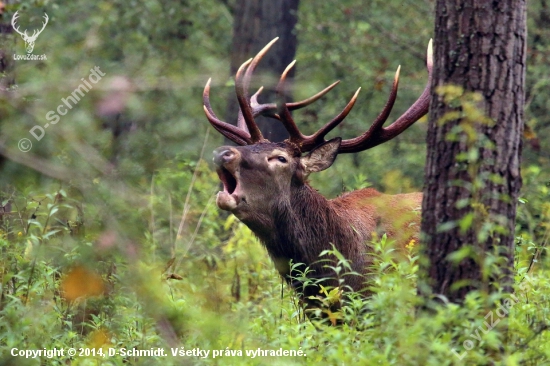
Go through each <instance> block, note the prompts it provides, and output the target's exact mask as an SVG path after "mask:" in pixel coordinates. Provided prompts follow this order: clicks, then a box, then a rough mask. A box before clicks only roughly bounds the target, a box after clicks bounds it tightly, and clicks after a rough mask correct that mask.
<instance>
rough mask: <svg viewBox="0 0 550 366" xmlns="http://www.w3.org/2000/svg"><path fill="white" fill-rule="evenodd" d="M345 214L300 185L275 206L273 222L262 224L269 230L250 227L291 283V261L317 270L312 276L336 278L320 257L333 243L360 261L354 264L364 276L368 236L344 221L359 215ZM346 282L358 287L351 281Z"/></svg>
mask: <svg viewBox="0 0 550 366" xmlns="http://www.w3.org/2000/svg"><path fill="white" fill-rule="evenodd" d="M343 211H344V209H343V208H341V207H339V205H337V204H334V203H333V201H329V200H327V199H326V198H324V197H323V196H322V195H321V194H320V193H318V192H317V191H316V190H315V189H313V188H312V187H310V186H309V185H307V184H300V185H298V186H293V187H291V193H290V195H289V200H281V201H278V202H276V203H275V204H274V206H273V207H272V212H271V213H270V216H271V220H270V221H271V222H269V224H268V223H264V224H263V225H261V226H267V227H262V228H261V229H260V228H259V227H257V225H250V227H251V228H252V230H253V231H254V232H255V234H256V235H257V236H258V237H259V238H260V240H261V241H262V242H263V243H264V245H265V246H266V248H267V251H268V252H269V254H270V256H271V257H272V259H273V261H274V262H275V265H276V267H277V269H278V270H279V273H280V274H281V275H282V276H283V277H285V279H286V280H287V281H288V282H290V280H289V278H288V276H287V275H288V274H289V272H290V270H289V267H288V262H289V260H292V263H304V264H305V265H306V266H309V267H310V269H312V270H314V272H313V273H311V275H308V277H315V278H318V277H334V275H335V274H334V272H333V271H332V270H331V269H327V268H323V264H320V263H318V261H319V260H321V259H325V260H326V259H327V257H321V258H320V257H319V254H320V253H321V252H322V251H323V250H326V249H332V245H331V244H333V245H334V246H335V248H336V249H337V250H338V251H340V253H342V254H343V255H344V257H346V258H354V259H355V261H356V262H355V263H352V268H353V270H354V271H355V272H357V273H364V268H363V267H364V265H365V263H364V260H363V258H365V252H366V247H365V245H364V244H362V243H364V242H365V240H366V239H367V237H366V236H365V233H362V231H364V230H361V229H362V228H360V227H354V225H353V223H352V222H350V220H349V219H347V220H345V219H344V218H346V217H348V218H349V217H353V216H356V215H354V213H353V212H348V213H347V214H344V212H343ZM266 224H267V225H266ZM255 226H256V228H255ZM257 229H259V230H257ZM359 243H361V244H359ZM332 258H334V257H332ZM316 262H317V263H316ZM324 264H326V263H324ZM334 264H336V263H334ZM352 277H356V276H352ZM351 282H357V281H351ZM361 282H362V281H361ZM346 283H347V284H350V285H351V286H352V287H356V286H355V284H354V283H350V282H349V281H347V280H346Z"/></svg>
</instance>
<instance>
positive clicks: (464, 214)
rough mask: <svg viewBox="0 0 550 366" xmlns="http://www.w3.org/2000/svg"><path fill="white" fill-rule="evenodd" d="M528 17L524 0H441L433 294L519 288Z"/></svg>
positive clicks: (430, 269) (433, 155)
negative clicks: (517, 231)
mask: <svg viewBox="0 0 550 366" xmlns="http://www.w3.org/2000/svg"><path fill="white" fill-rule="evenodd" d="M525 18H526V2H525V1H524V0H501V1H487V0H459V1H456V0H453V1H450V0H437V4H436V21H435V42H434V43H435V54H434V77H433V83H432V87H433V90H434V91H436V92H435V93H434V94H433V96H432V101H431V109H430V122H429V128H428V137H427V143H428V152H427V165H426V171H425V178H426V180H425V181H426V183H425V188H424V201H423V204H422V232H423V235H424V243H425V254H426V256H427V257H428V259H429V261H430V262H429V264H427V268H425V273H426V275H427V276H428V278H427V279H425V280H426V282H422V281H421V282H420V287H419V290H420V292H422V293H424V294H426V295H427V294H430V293H431V294H434V295H443V296H445V297H447V299H449V300H450V301H452V302H458V303H460V302H461V301H462V300H463V299H464V297H465V296H466V294H467V293H468V292H470V291H472V290H475V289H479V290H483V291H494V290H495V289H496V288H501V289H502V288H503V286H504V290H508V291H509V290H510V287H509V286H510V284H511V280H512V276H511V275H512V271H513V255H514V226H515V215H516V204H517V200H518V195H519V190H520V187H521V176H520V155H521V135H522V132H523V107H524V79H525V47H526V36H527V34H526V20H525ZM443 86H447V87H443ZM450 86H454V87H450ZM441 87H443V88H441ZM471 92H475V93H478V94H477V97H476V96H474V95H472V94H471ZM478 111H479V112H480V113H478ZM457 251H458V252H457ZM453 252H456V253H455V255H454V258H449V257H448V256H449V254H451V253H453ZM492 255H495V256H496V257H498V258H499V261H498V262H496V268H497V271H495V270H494V268H495V263H493V264H492V265H491V264H490V263H489V261H488V259H489V258H490V257H491V256H492ZM487 266H491V270H490V273H491V275H489V276H486V275H484V273H486V272H484V271H485V270H488V269H489V268H488V267H487ZM496 272H499V273H496ZM430 290H431V291H430Z"/></svg>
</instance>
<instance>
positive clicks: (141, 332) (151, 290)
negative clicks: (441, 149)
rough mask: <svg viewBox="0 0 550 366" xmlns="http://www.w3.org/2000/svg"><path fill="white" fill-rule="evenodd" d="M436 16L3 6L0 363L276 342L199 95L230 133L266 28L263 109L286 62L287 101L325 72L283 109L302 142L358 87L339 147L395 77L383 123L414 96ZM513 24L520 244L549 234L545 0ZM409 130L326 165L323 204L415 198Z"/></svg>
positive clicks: (236, 5) (262, 258)
mask: <svg viewBox="0 0 550 366" xmlns="http://www.w3.org/2000/svg"><path fill="white" fill-rule="evenodd" d="M433 7H434V1H432V0H420V1H397V0H385V1H379V0H373V1H359V0H339V1H332V0H331V1H323V2H314V1H304V0H302V1H298V0H272V1H270V2H262V1H260V0H200V1H199V0H178V1H169V0H141V1H139V0H138V1H122V0H114V1H93V2H90V1H82V0H75V1H48V0H44V1H8V0H3V1H2V2H1V3H0V154H1V155H0V199H1V207H0V233H1V236H0V243H1V250H2V257H1V259H0V263H1V265H0V271H2V273H1V276H2V294H1V298H0V311H1V312H2V319H1V320H0V324H1V326H0V347H1V348H2V349H3V350H2V355H5V354H7V353H6V352H8V351H6V350H9V349H11V348H12V347H18V348H21V349H23V348H36V349H39V348H43V347H48V348H52V347H54V346H55V345H58V346H65V347H66V346H67V345H92V346H98V347H100V346H102V345H105V344H115V345H119V346H124V347H128V348H131V347H139V348H140V349H148V348H149V347H154V346H159V345H164V346H165V345H167V344H168V345H175V346H180V345H182V344H184V345H185V346H186V347H188V348H192V347H191V346H192V345H195V346H200V347H202V348H208V347H210V348H215V347H220V348H223V349H225V347H234V348H238V347H240V346H241V345H244V344H245V343H246V347H247V348H254V346H255V347H259V346H260V345H265V344H270V345H271V346H273V347H276V346H277V344H279V343H278V342H281V341H280V340H279V339H278V338H277V334H279V333H278V332H280V331H281V329H282V328H281V327H283V326H285V324H288V325H291V324H296V323H300V321H301V319H302V317H301V315H300V311H299V308H298V306H297V300H296V299H295V298H294V296H293V294H292V293H291V292H290V291H289V290H288V289H286V287H284V289H283V295H282V297H281V291H282V288H281V286H282V285H281V281H280V279H279V278H278V277H277V274H276V272H275V271H274V270H273V265H272V263H271V262H270V260H269V259H268V257H267V255H266V253H265V251H264V250H263V248H262V247H261V246H260V245H259V244H258V243H257V242H256V240H255V239H254V237H253V236H252V235H251V234H250V232H249V231H248V230H247V229H246V228H244V227H243V226H242V225H240V224H239V223H238V221H237V220H236V219H235V218H234V217H232V216H229V217H228V216H227V215H226V214H224V213H223V212H220V211H219V210H218V209H217V207H216V206H215V203H214V196H215V193H216V192H217V190H218V189H219V183H218V178H217V176H216V174H215V172H213V170H212V164H211V158H212V155H211V152H212V150H213V149H214V148H215V147H217V146H219V145H221V144H223V143H224V141H223V138H222V136H221V135H220V134H218V133H217V132H216V131H215V130H214V129H213V128H212V127H211V126H210V125H209V123H208V122H207V119H206V117H205V116H204V112H203V106H202V91H203V88H204V85H205V84H206V81H207V80H208V78H212V88H211V101H212V103H213V107H214V110H215V111H216V113H217V115H218V116H219V117H220V118H222V119H224V120H226V121H228V122H231V123H234V122H235V121H236V117H237V114H236V113H237V109H236V108H237V107H236V106H237V103H236V98H235V94H234V82H233V77H234V73H235V70H236V68H237V67H238V66H239V65H240V64H241V63H242V62H244V61H246V60H247V59H248V58H250V57H253V56H254V55H255V54H256V52H258V51H259V50H260V49H261V48H262V47H263V46H264V45H265V44H266V43H267V42H268V41H270V40H271V39H273V38H274V37H276V36H279V37H280V39H279V41H278V42H277V44H276V45H275V46H274V48H273V49H272V51H270V53H269V54H268V55H267V56H266V58H265V59H264V60H263V61H262V64H261V67H259V68H258V71H257V72H256V75H255V78H254V81H253V85H254V86H255V87H257V86H260V85H264V86H265V87H266V89H267V90H266V92H264V93H263V94H262V97H263V99H262V100H263V101H265V102H271V101H274V99H273V98H272V97H273V95H272V93H270V89H272V88H273V87H274V85H275V84H276V82H277V79H278V77H279V75H280V72H281V71H282V70H283V69H284V68H285V67H286V65H287V64H288V63H289V62H290V61H292V60H293V59H296V60H297V64H296V67H295V71H294V73H293V74H292V76H293V78H292V82H291V88H290V89H289V91H288V98H289V100H290V99H292V100H301V99H304V98H307V97H309V96H311V95H313V94H314V93H316V92H317V91H319V90H321V89H322V88H324V87H325V86H327V85H329V84H331V83H332V82H334V81H336V80H341V83H340V84H339V85H338V86H337V87H336V88H335V89H334V90H333V91H331V92H330V93H329V94H328V95H327V96H325V97H323V98H322V99H321V100H320V101H318V102H316V103H314V104H313V105H311V106H309V107H307V108H305V109H303V110H299V111H296V112H295V113H294V118H295V120H296V121H297V123H298V124H299V127H300V128H301V129H302V131H303V132H304V133H307V134H309V133H312V132H314V131H315V130H316V129H318V128H320V127H321V126H322V125H323V124H324V123H326V122H327V121H329V120H330V119H331V118H332V117H333V116H335V115H336V114H337V113H339V112H340V111H341V109H342V108H343V107H344V106H345V105H346V103H347V102H348V100H349V99H350V98H351V96H352V95H353V93H354V92H355V90H356V89H357V88H358V87H362V91H361V94H360V95H359V99H358V102H357V103H356V106H355V107H354V109H353V111H352V112H351V113H350V115H349V116H348V117H347V118H346V120H345V122H344V123H342V124H341V125H340V126H339V127H338V128H337V129H336V130H335V131H333V132H332V133H331V134H330V135H329V137H331V136H332V137H333V136H342V137H343V138H352V137H355V136H357V135H359V134H361V133H362V132H364V131H365V130H366V129H367V128H368V127H369V126H370V123H371V122H372V121H373V120H374V118H375V117H376V116H377V115H378V113H379V111H380V110H381V109H382V107H383V106H384V104H385V102H386V98H387V96H388V93H389V89H390V87H391V83H392V82H393V75H394V73H395V71H396V69H397V67H398V66H399V65H401V78H400V89H399V94H398V99H397V102H396V104H395V106H394V108H393V112H392V114H391V116H390V118H389V119H390V120H392V119H395V118H397V117H398V116H399V115H400V114H401V113H403V112H404V111H405V110H406V109H407V108H408V107H409V106H410V105H411V104H412V103H413V102H414V101H415V100H416V98H417V97H418V96H419V95H420V93H421V92H422V90H423V88H424V86H425V83H426V80H427V72H426V68H425V57H426V47H427V45H428V41H429V40H430V38H431V37H432V33H433V17H434V12H433V10H434V9H433ZM16 11H18V12H19V13H18V14H19V18H18V19H17V25H18V26H19V30H20V31H24V30H25V29H26V30H28V31H27V34H28V35H31V34H32V32H33V30H35V29H36V30H38V29H40V28H42V24H43V22H44V13H46V14H47V15H48V18H49V19H48V22H47V24H46V26H45V28H44V29H43V31H42V32H41V33H40V34H39V35H38V37H37V38H36V41H35V46H34V50H33V54H34V55H45V56H46V59H44V60H33V61H30V60H21V59H18V60H14V55H25V54H27V52H26V49H25V43H24V41H23V38H22V36H21V35H20V34H18V33H17V32H15V31H14V29H13V27H12V25H11V22H12V17H13V15H14V14H15V12H16ZM528 21H529V23H528V26H529V32H528V33H529V40H528V52H527V55H528V68H527V89H526V90H527V108H526V111H525V121H526V130H525V134H524V143H523V146H524V148H523V175H524V190H523V194H522V197H523V204H522V205H521V207H520V212H519V214H518V215H519V216H518V233H517V235H518V243H519V244H520V245H519V246H518V250H519V251H521V250H526V251H527V250H533V248H534V247H533V246H537V245H538V246H541V245H543V244H545V243H546V242H547V241H548V235H549V234H548V233H549V228H548V222H549V217H550V206H549V205H548V194H549V193H548V192H549V190H550V174H549V172H548V167H549V166H550V154H549V148H550V139H549V138H548V136H549V135H550V111H549V109H550V102H549V100H550V98H549V94H550V91H549V88H548V86H549V83H550V78H549V68H548V64H549V57H550V29H549V26H550V9H549V8H548V4H547V1H546V0H534V1H530V2H529V18H528ZM94 68H96V69H95V70H96V73H95V74H94V72H93V71H92V70H93V69H94ZM98 70H99V71H100V73H99V72H98ZM91 75H95V76H91ZM97 75H100V77H99V78H98V77H97ZM94 81H96V82H95V83H94ZM86 83H88V84H89V85H87V84H86ZM82 85H84V86H85V88H82ZM77 89H78V90H80V91H79V92H77V91H76V90H77ZM75 95H76V96H78V98H76V99H78V100H76V102H75V101H74V99H69V97H73V98H74V97H75ZM63 100H65V101H70V104H71V108H66V106H67V103H65V102H64V101H63ZM58 106H61V107H62V108H58ZM64 111H66V114H64V115H63V112H64ZM56 117H57V118H56ZM56 120H57V121H56ZM46 123H48V127H45V125H46ZM261 123H262V128H263V129H264V131H265V134H266V135H267V136H269V137H270V138H271V139H272V140H281V139H284V134H281V130H280V128H279V127H278V126H277V125H276V123H275V122H273V121H263V122H261ZM34 126H40V127H41V128H34ZM33 128H34V129H33ZM31 129H33V131H34V133H35V135H38V136H39V137H40V135H42V134H43V136H41V138H40V139H38V138H36V136H35V135H33V134H31V133H30V132H29V131H30V130H31ZM426 129H427V124H426V117H424V118H423V119H422V120H420V121H418V122H417V123H415V124H414V125H413V126H412V127H411V128H409V129H408V130H407V131H406V132H405V133H403V134H402V135H401V136H399V137H398V138H396V139H394V140H392V141H390V142H388V143H386V144H384V145H381V146H379V147H377V148H375V149H373V150H369V151H366V152H362V153H360V154H345V155H341V156H339V157H338V159H337V161H336V163H335V164H334V165H333V167H332V168H331V169H329V170H327V171H325V172H322V173H320V174H317V175H316V176H313V177H312V178H311V180H312V181H311V184H312V185H313V186H314V187H315V188H317V189H318V190H319V191H320V192H321V193H323V194H324V195H325V196H327V197H335V196H337V195H339V194H341V193H342V192H345V191H349V190H354V189H358V188H363V187H367V186H374V187H375V188H377V189H378V190H380V191H383V192H387V193H399V192H412V191H420V190H422V187H423V175H424V161H425V134H426ZM22 139H28V142H30V143H31V144H32V147H30V148H29V145H28V142H27V141H23V142H21V140H22ZM22 150H28V151H26V152H24V151H22ZM523 244H525V245H523ZM522 245H523V246H522ZM275 299H276V300H277V301H275ZM182 340H185V342H183V343H182ZM285 342H287V343H285V344H286V346H287V348H289V347H291V346H292V345H294V346H296V349H297V348H298V347H299V346H300V345H303V343H300V342H301V341H298V340H295V341H293V340H292V339H288V338H286V339H285ZM293 342H294V343H293ZM2 357H4V356H2ZM5 357H8V356H5ZM115 361H116V360H115ZM115 361H113V362H115ZM127 361H128V360H127V359H126V360H123V358H121V359H120V362H127ZM133 361H135V362H145V361H144V360H142V361H139V360H133ZM5 362H6V363H4V364H9V363H10V362H11V361H9V358H5ZM18 362H22V361H21V360H19V361H18ZM51 362H54V361H51ZM56 362H57V361H56ZM59 362H60V363H61V362H62V360H59ZM117 362H118V361H117ZM14 364H15V363H14ZM48 364H49V363H48ZM52 364H55V363H52Z"/></svg>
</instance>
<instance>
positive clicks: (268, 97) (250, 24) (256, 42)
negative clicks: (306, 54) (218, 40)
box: [226, 0, 299, 141]
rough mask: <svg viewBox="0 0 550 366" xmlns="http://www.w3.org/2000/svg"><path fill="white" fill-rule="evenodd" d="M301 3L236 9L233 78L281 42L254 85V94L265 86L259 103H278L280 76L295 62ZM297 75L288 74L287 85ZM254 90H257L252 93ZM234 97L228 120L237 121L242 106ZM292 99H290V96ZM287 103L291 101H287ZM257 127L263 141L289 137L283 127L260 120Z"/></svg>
mask: <svg viewBox="0 0 550 366" xmlns="http://www.w3.org/2000/svg"><path fill="white" fill-rule="evenodd" d="M298 2H299V0H270V1H262V0H238V1H237V4H236V6H235V16H234V26H233V45H232V54H231V75H235V73H236V72H237V69H238V68H239V66H241V64H242V63H243V62H244V61H246V60H248V59H249V58H250V57H253V56H254V55H255V54H256V53H257V52H258V51H259V50H261V49H262V48H263V47H264V46H265V45H266V44H267V43H269V41H271V40H272V39H273V38H275V37H279V40H278V41H277V43H275V45H274V46H273V47H272V48H271V50H270V51H269V52H268V53H267V54H266V55H265V56H264V58H263V59H262V62H260V64H259V65H258V67H257V68H256V72H255V77H254V78H253V80H252V83H251V93H254V92H255V91H256V89H257V88H258V87H259V86H261V85H265V88H264V91H263V92H262V94H261V96H260V98H259V99H260V102H262V101H265V102H274V101H275V92H274V89H275V85H276V83H277V80H278V78H279V76H280V74H281V73H282V72H283V71H284V69H285V68H286V67H287V66H288V64H289V63H291V62H292V60H294V56H295V54H296V34H295V33H294V26H295V25H296V20H297V18H296V12H297V10H298ZM293 74H294V72H293V71H291V72H290V74H289V79H288V85H291V83H292V76H293ZM253 89H254V90H253ZM234 95H235V94H234V93H233V94H232V96H231V98H230V102H229V103H228V106H227V111H226V117H227V118H226V120H227V121H234V122H236V120H237V113H238V111H239V106H238V104H237V100H236V97H235V96H234ZM287 98H289V95H287ZM287 100H288V99H287ZM256 120H257V122H258V125H259V127H260V129H261V130H262V133H263V135H264V137H266V138H267V139H268V140H270V141H282V140H284V139H286V138H287V137H288V133H287V132H286V130H285V129H284V127H283V125H282V124H281V123H274V121H273V120H269V119H267V118H264V117H258V118H257V119H256Z"/></svg>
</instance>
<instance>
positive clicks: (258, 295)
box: [0, 161, 550, 365]
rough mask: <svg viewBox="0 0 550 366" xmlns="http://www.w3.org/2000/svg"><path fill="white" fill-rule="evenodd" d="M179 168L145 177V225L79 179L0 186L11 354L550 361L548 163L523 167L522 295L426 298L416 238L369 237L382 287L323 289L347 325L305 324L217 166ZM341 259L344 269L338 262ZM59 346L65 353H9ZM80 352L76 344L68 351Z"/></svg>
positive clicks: (144, 360)
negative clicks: (405, 249)
mask: <svg viewBox="0 0 550 366" xmlns="http://www.w3.org/2000/svg"><path fill="white" fill-rule="evenodd" d="M171 164H173V165H172V166H174V167H175V168H172V169H160V170H159V171H158V172H157V174H156V175H155V176H154V178H153V179H152V181H151V182H149V184H148V185H147V187H145V186H144V187H143V190H142V191H143V197H145V201H144V202H148V207H146V208H140V209H139V210H136V213H135V215H136V216H137V218H134V219H135V222H140V220H141V222H143V223H144V225H143V226H142V227H141V228H140V229H136V228H135V227H134V229H135V230H134V231H129V230H130V229H128V227H126V226H122V225H121V224H120V223H118V224H116V222H106V221H104V220H102V219H100V217H101V213H100V212H101V210H100V208H101V205H98V204H97V203H93V202H92V203H90V202H85V201H84V199H83V198H82V197H81V196H79V195H78V192H76V191H75V190H74V189H72V188H71V187H59V186H54V185H52V186H51V189H50V191H49V192H47V193H44V192H32V191H24V192H22V191H18V190H15V189H12V190H10V191H8V192H4V193H3V194H2V199H3V202H2V207H3V214H2V216H1V217H2V221H1V222H0V224H1V230H2V231H1V237H0V248H1V251H2V256H1V259H0V271H1V279H2V281H1V285H2V292H1V299H0V316H1V318H0V349H1V355H2V356H1V358H2V359H1V364H3V365H10V364H11V365H26V364H28V365H39V364H41V365H62V364H63V365H65V364H74V365H99V364H105V365H123V364H136V365H141V364H142V365H154V364H159V365H161V364H162V365H167V364H193V365H194V364H223V365H225V364H229V365H230V364H235V365H242V364H251V365H263V364H285V365H291V364H297V365H298V364H320V363H322V364H334V365H356V364H362V365H374V364H376V365H461V364H476V365H485V364H495V363H497V364H506V365H520V364H521V365H541V364H545V363H546V362H548V361H547V360H548V359H549V358H550V357H549V356H550V348H548V347H547V345H548V344H550V333H549V326H550V322H549V320H548V319H549V315H550V314H549V311H550V310H549V309H550V281H549V278H550V276H549V271H548V259H547V257H548V256H547V252H546V244H547V241H548V232H549V227H548V217H549V216H550V212H549V211H548V204H547V203H546V202H545V201H543V198H544V197H547V194H548V191H547V190H546V191H545V189H546V188H547V187H546V186H545V185H544V184H539V183H540V182H539V180H540V179H542V178H541V175H542V172H541V171H540V170H538V171H537V170H536V169H527V172H526V173H525V179H526V182H527V185H526V186H527V188H526V193H528V194H529V195H528V196H527V197H528V198H526V199H523V201H522V202H523V205H522V207H521V208H520V211H519V214H518V230H517V243H518V245H517V250H516V268H515V270H516V277H515V279H516V285H515V288H514V293H513V294H506V293H501V294H496V295H487V294H484V293H481V292H472V293H470V294H469V295H468V297H467V299H466V301H465V303H464V305H463V306H458V305H455V304H449V303H444V302H443V303H439V304H427V303H424V302H423V300H422V299H421V298H420V297H419V296H417V288H416V278H417V272H418V268H419V266H418V254H417V253H418V250H417V248H414V247H413V245H411V246H410V247H409V250H410V252H409V255H408V258H406V259H403V260H396V259H395V258H394V255H393V253H392V251H393V249H392V246H391V243H390V242H389V241H388V240H386V238H385V237H382V238H380V240H378V241H375V242H374V243H372V247H373V258H374V259H373V265H372V271H373V273H372V277H371V278H370V279H369V281H368V283H367V286H368V291H369V293H372V295H371V296H370V298H368V299H365V298H363V297H361V296H358V295H357V294H349V293H341V292H339V291H338V289H330V288H327V289H324V291H326V294H328V295H331V296H337V297H338V300H341V301H342V302H343V304H344V306H343V307H342V309H341V310H340V313H339V314H338V317H339V318H340V319H341V320H343V324H342V325H340V326H337V327H334V326H327V325H326V324H322V323H321V322H318V321H315V320H313V321H310V320H307V317H305V316H304V312H303V309H302V308H301V305H300V302H299V300H298V298H297V296H296V294H295V293H294V291H293V290H292V289H290V288H289V287H288V286H287V285H286V284H284V283H283V282H282V281H281V279H280V277H278V275H277V273H276V271H275V270H274V266H273V264H272V263H271V261H270V260H269V258H268V256H267V254H266V252H265V250H264V249H263V248H262V246H261V245H260V244H259V243H258V241H257V240H256V239H255V238H254V236H253V235H252V234H251V232H250V231H249V230H248V229H247V228H246V227H245V226H244V225H243V224H241V223H240V222H238V220H237V219H236V218H235V217H234V216H232V215H230V216H225V215H224V214H223V213H221V212H220V211H219V210H218V209H217V208H216V207H215V204H214V200H213V196H214V192H215V191H216V190H217V187H216V183H213V182H216V179H215V175H214V174H215V173H213V172H211V171H210V170H209V169H208V167H207V164H206V163H204V162H203V161H200V162H198V163H189V162H186V161H177V162H171ZM95 184H99V185H101V184H102V182H99V183H95ZM190 187H191V188H190ZM143 197H142V198H143ZM182 197H187V199H182ZM534 216H536V219H534V218H533V217H534ZM110 217H114V220H116V219H117V217H119V216H118V214H117V213H116V212H113V213H111V216H110ZM120 220H122V219H120ZM124 230H126V231H124ZM325 254H333V255H338V253H336V252H328V253H325ZM337 267H338V268H335V270H337V271H339V272H340V273H345V272H346V270H347V268H348V266H347V263H346V262H345V260H343V259H342V258H341V260H340V261H339V262H338V265H337ZM329 297H330V296H329ZM499 304H505V305H499ZM506 304H507V305H506ZM497 324H498V326H497ZM54 348H57V349H64V350H65V355H64V356H60V357H52V358H48V357H47V356H44V355H42V356H40V357H37V358H24V357H14V356H12V352H15V353H16V354H17V352H19V351H20V350H44V349H46V350H52V349H54ZM69 348H74V349H75V350H77V355H76V356H68V355H67V350H68V349H69ZM81 349H82V351H81ZM113 349H114V350H117V351H119V352H118V354H116V355H114V354H113V355H110V354H109V352H112V351H110V350H113ZM124 349H125V350H158V349H162V350H163V352H164V354H165V355H166V356H162V355H159V354H157V355H155V356H142V357H139V356H135V355H131V354H128V352H126V353H125V354H123V353H124V352H122V351H121V350H124ZM14 350H15V351H14ZM172 351H174V352H175V353H176V356H173V355H172ZM199 351H200V352H199ZM206 351H208V354H206V353H205V352H206ZM285 352H287V353H286V354H285ZM100 353H101V354H100Z"/></svg>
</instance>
